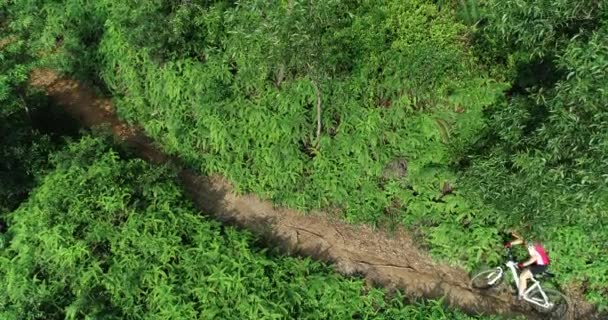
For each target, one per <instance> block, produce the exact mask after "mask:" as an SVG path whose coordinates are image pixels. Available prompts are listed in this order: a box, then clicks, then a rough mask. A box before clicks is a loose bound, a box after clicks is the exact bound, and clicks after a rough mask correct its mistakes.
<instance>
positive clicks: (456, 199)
mask: <svg viewBox="0 0 608 320" xmlns="http://www.w3.org/2000/svg"><path fill="white" fill-rule="evenodd" d="M0 8H1V9H2V11H0V12H2V13H0V15H1V17H2V18H6V21H8V22H6V23H4V24H3V25H1V26H0V28H2V30H3V32H5V33H6V34H7V35H13V36H16V37H18V39H20V41H19V45H20V46H21V47H20V48H21V50H25V51H23V53H24V54H25V53H27V54H26V55H25V56H26V57H32V58H35V59H36V63H37V64H39V65H43V66H50V67H53V68H56V69H59V70H61V71H63V72H66V73H70V74H73V75H75V76H77V77H79V78H80V79H82V80H83V81H88V82H90V83H92V84H95V85H97V86H98V87H99V88H100V89H101V90H103V91H104V92H107V93H110V94H111V95H112V96H113V97H114V99H115V100H114V101H115V104H116V107H117V110H118V113H119V114H120V116H121V117H123V118H124V119H126V120H127V121H129V122H131V123H134V124H135V123H136V124H138V125H140V126H142V127H143V128H144V129H145V131H146V132H147V133H148V134H149V135H150V136H151V137H153V138H154V139H155V140H156V141H158V143H159V144H160V145H161V146H162V148H163V149H164V150H165V151H167V152H168V153H172V154H175V155H179V156H180V157H181V158H183V159H185V160H186V161H187V162H188V164H190V165H191V166H193V167H195V168H199V169H200V170H201V171H202V172H203V173H207V174H210V173H220V174H222V175H224V176H226V177H227V178H229V179H230V180H231V181H233V182H234V183H235V185H236V187H237V189H238V190H239V191H252V192H255V193H257V194H259V195H261V196H262V197H266V198H268V199H271V200H273V201H275V202H276V203H278V204H282V205H286V206H290V207H293V208H297V209H301V210H310V209H316V208H325V209H332V211H338V212H340V213H341V215H342V217H343V218H344V219H345V220H347V221H349V222H353V223H369V224H373V225H375V226H378V227H392V226H396V225H402V226H405V227H407V228H410V229H412V230H415V231H417V234H422V235H424V236H423V237H421V238H420V241H421V246H425V247H427V248H428V249H429V250H430V251H431V252H432V253H433V254H434V255H435V256H437V257H438V258H440V259H442V260H443V261H447V262H449V263H454V264H465V265H467V266H468V267H471V268H472V267H474V266H476V265H478V264H480V263H495V262H498V261H499V258H500V251H499V248H498V246H497V243H499V241H500V236H499V232H500V231H501V230H504V229H507V228H516V229H519V230H520V231H521V232H522V233H524V234H525V235H530V236H532V237H536V238H538V239H541V240H543V241H544V242H545V243H546V245H547V247H548V248H549V250H550V252H551V256H552V259H553V264H554V266H553V267H552V268H553V270H554V271H556V272H557V274H558V275H559V277H560V279H559V280H560V281H561V282H562V283H564V284H565V283H570V282H575V283H578V284H583V287H584V288H585V294H586V296H587V298H588V299H589V300H590V301H592V302H594V303H596V304H597V305H598V306H599V307H600V308H604V309H606V308H608V298H607V297H608V258H607V257H608V254H607V253H608V245H607V244H608V233H606V232H602V231H603V229H604V227H605V226H606V225H607V224H608V214H607V210H606V208H608V183H607V182H608V176H607V175H606V173H607V172H608V142H607V141H608V110H607V109H606V105H605V101H606V100H607V99H606V98H608V97H607V94H608V88H607V86H608V81H607V80H608V79H606V77H607V74H608V73H607V71H608V62H607V61H608V50H607V48H608V26H607V25H606V22H607V21H608V16H607V15H608V14H607V11H606V6H605V3H604V2H602V1H591V0H583V1H568V0H551V1H549V0H534V1H499V0H479V1H474V0H467V1H455V0H452V1H430V0H407V1H402V0H359V1H349V0H328V1H312V2H311V1H303V0H288V1H279V2H272V1H266V0H251V1H242V2H237V1H227V0H226V1H220V0H218V1H207V0H192V1H160V0H153V1H145V2H134V1H115V0H98V1H90V2H89V1H87V2H83V1H80V0H63V1H45V0H22V1H9V0H0ZM3 36H4V35H3ZM4 50H5V49H3V51H2V52H3V54H4ZM2 63H3V66H2V68H3V69H2V70H3V72H5V71H4V70H5V69H4V68H5V66H4V65H5V64H6V63H5V62H4V61H3V62H2ZM8 74H9V76H8V77H9V78H8V80H7V81H14V80H11V79H12V78H11V77H12V76H11V75H12V74H15V75H18V74H21V73H8ZM15 78H16V79H22V78H23V77H21V78H20V77H18V76H15ZM20 81H23V80H20ZM0 88H1V87H0ZM1 90H2V89H0V93H2V92H3V91H1ZM2 97H3V95H2V94H0V98H2ZM14 101H17V100H14ZM319 124H320V125H319ZM28 150H29V149H28ZM34 155H35V154H34ZM100 156H101V154H100ZM33 158H36V157H35V156H33ZM154 181H156V180H154ZM155 183H156V182H155ZM31 201H33V200H31ZM117 201H118V200H117ZM30 203H32V202H30ZM83 219H84V218H83ZM163 219H164V218H163Z"/></svg>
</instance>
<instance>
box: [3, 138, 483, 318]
mask: <svg viewBox="0 0 608 320" xmlns="http://www.w3.org/2000/svg"><path fill="white" fill-rule="evenodd" d="M52 162H53V164H54V165H55V166H56V168H55V170H53V171H52V172H50V173H49V174H48V175H47V176H46V177H45V178H44V179H43V180H42V181H41V185H40V186H39V187H38V188H36V190H35V191H34V192H33V195H32V196H31V197H30V198H29V200H28V201H27V202H26V203H25V204H23V205H22V206H21V207H20V208H19V209H18V210H17V211H15V212H13V213H11V215H10V220H11V226H12V227H11V229H10V231H9V233H8V234H7V235H5V236H4V239H5V240H7V243H9V244H8V245H6V244H3V243H4V242H0V278H1V279H3V280H2V284H3V285H2V286H0V318H2V319H15V320H19V319H45V320H51V319H286V318H289V319H352V318H357V319H446V318H449V319H462V320H464V319H472V318H471V317H468V316H466V315H463V314H461V313H458V312H452V311H447V310H445V309H444V308H443V307H442V305H441V302H426V303H419V304H415V305H405V304H404V303H403V298H402V297H400V296H394V297H391V298H388V297H385V294H384V293H383V291H381V290H378V289H370V290H368V291H366V290H365V289H364V286H363V282H362V281H361V280H358V279H346V278H343V277H341V276H339V275H337V274H335V273H332V272H331V271H330V269H329V268H328V267H326V266H324V265H322V264H319V263H316V262H313V261H311V260H309V259H303V260H302V259H297V258H290V257H282V256H278V255H276V254H274V253H272V252H268V251H266V250H263V249H258V248H257V246H256V244H255V238H253V237H252V236H251V235H249V234H248V233H243V232H239V231H236V230H234V229H233V228H229V227H222V226H221V225H220V224H219V223H217V222H213V221H209V220H207V219H206V218H203V217H202V216H201V215H200V214H199V213H197V212H196V211H195V210H194V209H193V208H192V207H191V204H189V202H187V201H186V200H184V199H183V196H182V195H181V190H180V188H179V187H178V186H176V184H175V183H174V182H173V181H172V179H170V174H169V172H168V170H164V169H162V168H157V167H151V166H150V165H148V164H146V163H144V162H143V161H141V160H130V161H126V160H121V159H120V158H119V156H118V154H117V153H116V152H114V151H112V149H111V148H109V147H108V146H107V145H105V144H104V143H103V142H102V141H100V140H99V139H92V138H88V137H85V138H83V139H82V140H81V141H80V143H77V144H72V145H70V146H69V149H67V150H65V151H63V152H61V153H58V154H55V155H54V156H53V161H52Z"/></svg>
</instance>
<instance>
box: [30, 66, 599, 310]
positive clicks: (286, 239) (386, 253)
mask: <svg viewBox="0 0 608 320" xmlns="http://www.w3.org/2000/svg"><path fill="white" fill-rule="evenodd" d="M30 84H31V85H32V86H33V87H36V88H40V89H42V90H44V92H45V93H46V94H47V95H48V96H50V97H51V98H52V99H54V100H55V102H56V103H57V104H58V105H61V106H62V107H64V108H65V109H66V111H67V112H68V113H70V114H71V115H72V116H73V117H75V118H76V119H78V120H79V121H80V122H81V123H82V125H83V126H85V127H89V128H102V129H101V130H104V128H105V130H108V129H109V130H111V133H112V135H113V136H114V137H115V139H116V140H117V141H118V142H119V143H121V144H122V145H124V146H126V147H127V148H128V149H129V150H131V151H132V152H134V153H135V154H136V155H138V156H139V157H141V158H142V159H144V160H147V161H150V162H152V163H155V164H170V165H172V166H174V167H175V168H178V169H179V180H180V182H181V183H182V185H183V187H184V189H185V191H186V193H187V194H188V195H189V197H190V198H191V199H192V200H193V201H194V203H195V204H196V206H197V207H198V209H200V210H201V211H202V212H204V213H205V214H209V215H210V216H211V217H214V218H215V219H217V220H220V221H222V222H224V223H228V224H230V225H234V226H237V227H239V228H243V229H247V230H250V231H252V232H253V233H255V234H257V235H259V236H261V237H262V239H264V241H266V244H267V245H268V246H279V247H280V248H281V249H282V250H283V252H285V253H287V254H293V255H303V256H309V257H312V258H314V259H317V260H321V261H324V262H328V263H331V264H332V265H333V266H334V268H335V270H336V271H338V272H340V273H342V274H344V275H356V276H362V277H364V278H365V279H366V282H367V283H368V285H370V286H372V285H373V286H383V287H385V288H387V289H389V290H391V289H400V290H402V292H404V294H405V295H406V296H407V297H408V298H441V297H444V301H445V302H446V303H447V304H448V305H449V306H451V307H456V308H459V309H461V310H463V311H465V312H468V313H471V314H478V313H483V314H501V315H505V316H515V315H525V316H526V317H528V318H530V319H539V318H541V317H540V316H539V315H537V314H535V313H534V312H532V311H531V309H530V308H529V307H528V306H525V305H522V304H521V303H517V301H516V300H515V299H514V297H513V296H512V293H511V292H510V288H509V289H507V288H504V287H503V289H497V290H491V291H488V292H478V291H476V290H473V289H471V288H470V286H469V275H468V273H467V272H466V271H465V270H463V269H460V268H454V267H450V266H446V265H442V264H438V263H435V262H433V261H432V259H431V257H430V256H429V255H428V254H427V253H425V252H423V251H421V250H420V249H418V248H417V246H416V245H415V243H414V242H413V241H412V239H411V238H410V237H408V235H407V233H406V232H404V231H403V230H397V231H395V232H393V233H391V234H388V233H385V232H383V231H378V230H372V229H371V228H369V227H367V226H353V225H348V224H345V223H344V222H340V221H338V220H337V219H335V218H332V217H331V215H330V214H327V213H323V212H313V213H311V214H308V215H305V214H303V213H300V212H297V211H294V210H288V209H284V208H277V207H274V206H273V205H272V203H271V202H269V201H264V200H261V199H259V198H258V197H256V196H254V195H236V194H235V193H234V192H233V191H232V188H231V186H230V183H229V182H228V181H226V180H225V179H223V178H222V177H219V176H214V177H205V176H201V175H200V174H198V173H197V172H195V171H193V170H190V169H187V168H186V167H185V166H183V165H182V164H181V162H180V161H179V159H177V158H175V157H171V156H168V155H166V154H164V153H163V152H162V151H160V148H159V147H158V146H156V145H155V143H154V142H153V141H152V140H151V139H150V138H148V137H146V135H145V134H143V132H142V131H141V130H139V129H137V128H135V127H132V126H129V125H127V124H125V123H123V122H121V121H120V120H119V119H118V118H117V116H116V114H115V113H114V110H113V107H112V103H111V101H110V100H109V99H106V98H100V97H98V96H97V95H96V94H95V92H94V91H93V90H91V89H89V88H87V87H85V86H84V85H82V84H80V83H79V82H78V81H75V80H72V79H70V78H67V77H62V76H60V75H59V74H57V73H56V72H54V71H52V70H47V69H44V70H36V71H34V72H33V73H32V75H31V78H30ZM568 294H569V295H570V299H571V300H572V301H571V302H572V304H571V306H570V310H576V312H570V314H569V316H568V319H599V317H598V316H597V315H596V314H595V311H594V308H593V307H592V306H591V305H589V304H588V303H586V302H585V301H584V299H582V298H581V297H580V295H578V294H576V293H575V292H568Z"/></svg>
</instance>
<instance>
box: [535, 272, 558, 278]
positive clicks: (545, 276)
mask: <svg viewBox="0 0 608 320" xmlns="http://www.w3.org/2000/svg"><path fill="white" fill-rule="evenodd" d="M553 277H555V274H554V273H551V272H549V271H544V272H543V273H539V274H537V275H536V278H553Z"/></svg>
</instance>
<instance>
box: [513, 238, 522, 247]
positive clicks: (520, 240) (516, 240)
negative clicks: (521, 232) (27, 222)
mask: <svg viewBox="0 0 608 320" xmlns="http://www.w3.org/2000/svg"><path fill="white" fill-rule="evenodd" d="M524 243H525V241H524V239H521V238H519V239H515V240H513V241H511V245H512V246H515V245H518V244H524Z"/></svg>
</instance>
